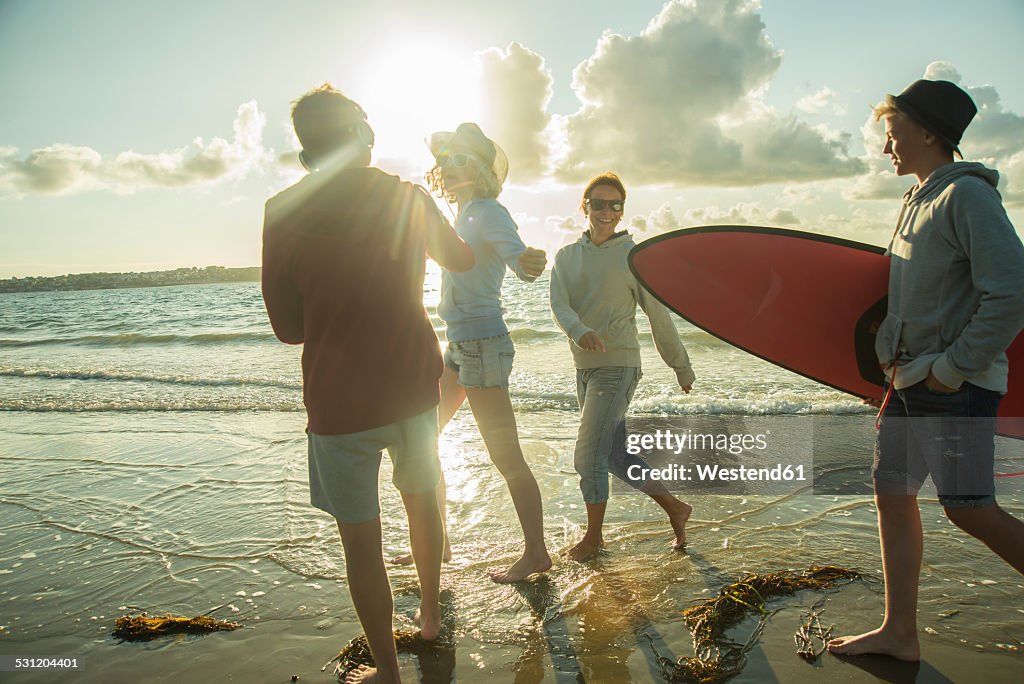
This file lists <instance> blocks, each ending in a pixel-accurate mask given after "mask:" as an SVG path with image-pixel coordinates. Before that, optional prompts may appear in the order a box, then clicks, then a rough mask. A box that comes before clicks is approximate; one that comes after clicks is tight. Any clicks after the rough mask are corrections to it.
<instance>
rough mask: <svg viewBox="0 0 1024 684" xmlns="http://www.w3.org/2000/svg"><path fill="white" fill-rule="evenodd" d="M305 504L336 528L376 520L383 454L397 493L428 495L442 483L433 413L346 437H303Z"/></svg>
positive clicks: (435, 417)
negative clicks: (323, 513) (339, 524)
mask: <svg viewBox="0 0 1024 684" xmlns="http://www.w3.org/2000/svg"><path fill="white" fill-rule="evenodd" d="M307 443H308V461H309V499H310V502H311V503H312V504H313V505H314V506H316V507H317V508H319V509H320V510H322V511H326V512H328V513H330V514H331V515H333V516H334V517H335V518H336V519H337V520H338V521H339V522H343V523H349V524H356V523H363V522H368V521H370V520H373V519H374V518H376V517H377V516H379V515H380V498H379V495H378V491H377V487H378V485H377V476H378V474H379V471H380V461H381V452H382V451H383V450H384V449H387V450H388V454H389V455H390V456H391V462H392V464H393V466H394V473H393V475H392V478H391V481H392V482H393V483H394V485H395V487H397V488H398V490H399V491H400V492H403V493H405V494H416V493H420V492H431V491H434V489H435V488H436V487H437V482H438V480H439V479H440V477H441V464H440V461H438V457H437V407H436V406H435V407H434V408H432V409H430V410H429V411H426V412H425V413H421V414H419V415H418V416H413V417H412V418H406V419H405V420H400V421H398V422H396V423H391V424H390V425H384V426H382V427H378V428H373V429H372V430H365V431H363V432H353V433H350V434H347V435H318V434H314V433H312V432H309V433H307Z"/></svg>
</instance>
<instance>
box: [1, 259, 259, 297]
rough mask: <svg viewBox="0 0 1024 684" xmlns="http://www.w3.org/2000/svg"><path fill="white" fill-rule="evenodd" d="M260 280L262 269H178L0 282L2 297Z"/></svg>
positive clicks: (11, 279)
mask: <svg viewBox="0 0 1024 684" xmlns="http://www.w3.org/2000/svg"><path fill="white" fill-rule="evenodd" d="M259 279H260V267H259V266H247V267H244V268H225V267H224V266H207V267H205V268H197V267H195V266H193V267H191V268H177V269H174V270H173V271H150V272H148V273H134V272H133V273H73V274H68V275H60V276H29V277H27V278H9V279H7V280H0V294H7V293H11V292H60V291H68V290H116V289H120V288H127V287H166V286H168V285H204V284H209V283H243V282H254V281H259Z"/></svg>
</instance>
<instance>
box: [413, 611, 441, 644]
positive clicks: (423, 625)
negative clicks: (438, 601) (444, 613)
mask: <svg viewBox="0 0 1024 684" xmlns="http://www.w3.org/2000/svg"><path fill="white" fill-rule="evenodd" d="M413 620H415V621H416V623H417V624H418V625H419V626H420V638H421V639H423V640H424V641H433V640H434V639H436V638H437V636H438V635H439V634H440V633H441V606H439V605H435V606H434V607H433V609H427V608H425V607H424V606H423V605H422V604H421V605H420V607H419V609H418V610H417V611H416V615H414V616H413Z"/></svg>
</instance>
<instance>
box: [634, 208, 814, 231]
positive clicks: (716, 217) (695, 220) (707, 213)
mask: <svg viewBox="0 0 1024 684" xmlns="http://www.w3.org/2000/svg"><path fill="white" fill-rule="evenodd" d="M706 225H762V226H797V225H800V219H798V218H797V217H796V215H795V214H794V213H793V212H792V211H790V210H789V209H781V208H775V209H765V208H764V207H762V206H761V204H760V203H758V202H740V203H739V204H736V205H734V206H731V207H727V208H724V209H723V208H720V207H717V206H709V207H698V208H694V209H688V210H686V212H685V213H684V214H683V218H682V219H681V220H680V219H679V218H677V217H676V214H675V211H673V209H672V207H671V205H669V204H668V203H666V204H663V205H661V206H660V207H658V208H657V209H655V210H654V211H652V212H651V213H649V214H647V215H640V216H634V217H633V218H632V219H631V220H630V228H632V229H633V230H636V231H638V232H650V233H651V234H659V233H667V232H669V231H672V230H679V229H680V228H688V227H691V226H706Z"/></svg>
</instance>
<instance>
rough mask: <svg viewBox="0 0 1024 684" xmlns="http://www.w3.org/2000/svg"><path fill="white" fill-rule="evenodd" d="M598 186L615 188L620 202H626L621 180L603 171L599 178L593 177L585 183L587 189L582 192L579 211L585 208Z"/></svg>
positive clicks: (624, 188) (624, 189)
mask: <svg viewBox="0 0 1024 684" xmlns="http://www.w3.org/2000/svg"><path fill="white" fill-rule="evenodd" d="M599 185H607V186H609V187H612V188H615V189H616V190H618V191H619V192H620V193H622V201H623V202H625V201H626V186H624V185H623V184H622V180H621V179H620V178H619V177H618V176H616V175H615V174H614V173H612V172H611V171H605V172H604V173H602V174H601V175H600V176H594V177H593V178H591V179H590V182H589V183H587V187H586V188H585V189H584V190H583V199H582V200H581V201H580V209H583V208H584V207H585V206H586V203H587V200H588V199H590V193H591V192H593V191H594V188H596V187H597V186H599Z"/></svg>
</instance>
